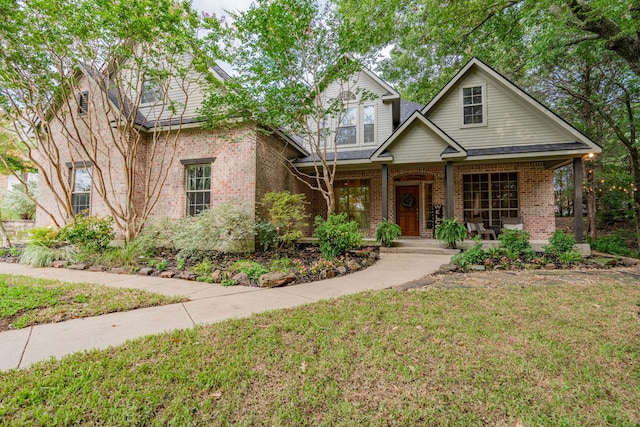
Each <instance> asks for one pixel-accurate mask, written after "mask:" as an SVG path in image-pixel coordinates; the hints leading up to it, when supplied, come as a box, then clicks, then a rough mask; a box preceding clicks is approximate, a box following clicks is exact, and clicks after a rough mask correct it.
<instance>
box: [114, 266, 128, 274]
mask: <svg viewBox="0 0 640 427" xmlns="http://www.w3.org/2000/svg"><path fill="white" fill-rule="evenodd" d="M111 272H112V273H115V274H129V270H127V269H126V268H121V267H116V268H112V269H111Z"/></svg>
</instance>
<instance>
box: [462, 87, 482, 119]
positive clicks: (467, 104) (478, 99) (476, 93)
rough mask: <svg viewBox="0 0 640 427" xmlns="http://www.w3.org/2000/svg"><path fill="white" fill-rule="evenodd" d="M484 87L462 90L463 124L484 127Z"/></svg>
mask: <svg viewBox="0 0 640 427" xmlns="http://www.w3.org/2000/svg"><path fill="white" fill-rule="evenodd" d="M484 97H485V94H484V93H483V87H482V86H474V87H465V88H462V123H463V124H464V125H483V124H485V123H486V121H485V118H486V117H485V108H484Z"/></svg>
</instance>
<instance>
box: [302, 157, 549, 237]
mask: <svg viewBox="0 0 640 427" xmlns="http://www.w3.org/2000/svg"><path fill="white" fill-rule="evenodd" d="M491 172H517V173H518V192H519V215H520V216H522V217H523V218H524V228H525V230H526V231H528V232H529V233H530V235H531V239H534V240H544V239H548V238H549V236H550V235H551V234H552V233H553V232H554V231H555V208H554V206H555V204H554V203H555V202H554V193H553V170H549V169H545V168H544V165H543V164H542V163H541V162H531V163H505V164H490V165H486V164H485V165H458V166H454V183H453V184H454V214H455V217H456V218H457V219H458V220H459V221H461V222H462V221H464V218H463V191H462V177H463V175H464V174H469V173H491ZM388 173H389V175H388V187H387V189H386V190H387V195H388V219H389V221H391V222H395V221H396V218H395V217H396V201H395V199H396V197H395V196H396V191H397V188H398V187H401V186H404V185H417V186H418V188H419V200H418V203H419V223H420V237H422V238H433V229H432V228H430V227H429V226H428V222H427V215H428V212H429V211H430V210H431V208H432V206H433V205H443V206H444V205H445V174H444V166H441V167H426V168H392V167H391V166H390V167H389V172H388ZM345 179H368V180H369V184H370V191H371V193H370V214H369V218H370V226H369V229H368V230H364V232H365V234H366V235H367V237H374V236H375V229H376V226H377V225H378V224H380V223H381V222H382V218H383V213H382V172H381V170H380V169H377V170H359V171H341V172H338V173H337V174H336V178H335V181H336V182H339V181H340V180H345ZM429 192H431V198H432V200H431V204H428V203H427V195H428V193H429ZM312 201H313V202H312V203H313V207H312V212H313V214H314V216H315V215H321V216H326V204H325V201H324V199H323V198H322V197H321V196H320V194H319V193H316V194H314V195H313V198H312Z"/></svg>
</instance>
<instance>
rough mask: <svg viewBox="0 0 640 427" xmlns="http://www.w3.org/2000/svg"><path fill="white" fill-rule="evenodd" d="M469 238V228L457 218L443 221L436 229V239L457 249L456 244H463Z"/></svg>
mask: <svg viewBox="0 0 640 427" xmlns="http://www.w3.org/2000/svg"><path fill="white" fill-rule="evenodd" d="M466 237H467V228H466V227H465V226H464V225H463V224H460V223H459V222H458V220H457V219H456V218H448V219H443V220H442V221H440V224H438V227H437V228H436V239H438V240H440V241H441V242H444V243H446V244H447V247H449V248H452V249H455V247H456V242H462V241H463V240H464V239H465V238H466Z"/></svg>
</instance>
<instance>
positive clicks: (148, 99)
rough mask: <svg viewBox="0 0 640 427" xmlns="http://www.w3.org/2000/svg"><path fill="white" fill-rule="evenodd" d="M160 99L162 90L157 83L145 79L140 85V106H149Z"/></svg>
mask: <svg viewBox="0 0 640 427" xmlns="http://www.w3.org/2000/svg"><path fill="white" fill-rule="evenodd" d="M161 99H162V89H161V88H160V85H158V82H156V81H154V80H149V79H145V81H144V82H143V83H142V94H141V95H140V103H141V104H149V103H152V102H156V101H159V100H161Z"/></svg>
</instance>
